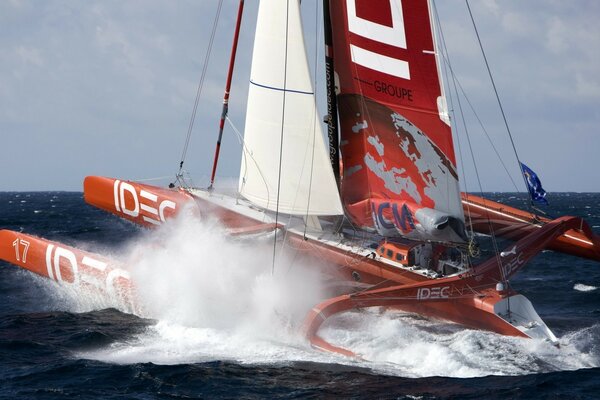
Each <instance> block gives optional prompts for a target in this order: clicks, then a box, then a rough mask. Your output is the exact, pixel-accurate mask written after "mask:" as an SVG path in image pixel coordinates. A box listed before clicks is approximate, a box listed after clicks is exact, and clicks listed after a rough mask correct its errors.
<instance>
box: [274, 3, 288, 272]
mask: <svg viewBox="0 0 600 400" xmlns="http://www.w3.org/2000/svg"><path fill="white" fill-rule="evenodd" d="M289 22H290V0H287V1H286V8H285V52H284V59H283V60H284V63H283V101H282V103H281V135H280V137H279V168H278V171H277V202H276V203H275V204H276V206H275V231H274V232H275V235H274V236H273V260H272V264H271V275H274V274H275V252H276V251H277V225H278V223H279V195H280V193H281V164H282V162H283V132H284V125H285V98H286V93H287V62H288V42H289Z"/></svg>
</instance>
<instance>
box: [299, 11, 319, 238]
mask: <svg viewBox="0 0 600 400" xmlns="http://www.w3.org/2000/svg"><path fill="white" fill-rule="evenodd" d="M315 30H316V31H317V32H316V34H315V60H314V71H313V75H314V90H313V93H314V95H313V96H314V97H313V98H314V99H316V97H317V89H318V86H317V67H318V62H319V36H320V29H319V6H318V3H315ZM315 101H316V100H315ZM318 118H319V115H318V112H317V107H316V104H315V107H314V112H313V124H312V125H313V143H312V154H311V159H310V179H309V183H308V201H307V203H306V219H305V221H304V232H303V236H304V240H307V239H306V230H307V229H308V211H309V209H310V198H311V195H312V182H313V170H314V166H315V146H316V142H317V141H316V139H315V135H316V134H317V129H316V127H317V124H318V123H319V121H316V120H318Z"/></svg>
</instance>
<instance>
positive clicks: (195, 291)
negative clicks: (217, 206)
mask: <svg viewBox="0 0 600 400" xmlns="http://www.w3.org/2000/svg"><path fill="white" fill-rule="evenodd" d="M272 248H273V235H272V234H268V235H263V236H253V237H252V238H244V237H231V236H228V235H227V234H226V231H225V229H224V228H223V227H221V226H220V225H219V224H218V223H216V222H214V221H200V220H198V219H195V218H179V219H177V220H175V221H172V222H170V223H168V224H166V225H165V226H163V227H162V228H160V229H159V230H157V231H154V232H151V233H149V234H148V235H146V236H144V237H143V238H142V239H141V240H138V241H137V242H136V243H134V244H132V245H131V247H130V254H131V255H130V257H129V260H128V261H126V264H127V265H129V271H130V274H131V278H132V281H133V283H134V285H135V287H136V292H137V296H138V301H139V303H140V305H141V308H142V309H143V314H144V316H146V317H150V318H155V319H158V320H161V321H168V322H170V323H175V324H180V325H184V326H188V327H202V328H214V329H223V330H243V331H244V332H245V333H246V334H248V335H250V334H253V335H260V336H263V335H267V336H274V337H277V336H278V335H279V334H281V333H282V332H283V331H286V330H288V328H291V329H292V330H294V331H297V330H298V329H297V328H298V326H299V324H300V323H301V322H302V319H303V318H304V316H305V315H306V313H307V312H308V310H310V308H311V307H312V306H314V305H315V304H317V303H318V302H319V301H321V300H322V299H323V298H324V297H325V295H326V294H325V292H324V291H323V289H322V288H323V285H322V279H321V275H320V273H319V272H317V271H315V270H311V269H309V268H306V266H305V265H303V263H302V259H297V258H295V257H294V254H288V253H287V252H286V251H284V250H282V249H279V245H278V249H279V250H278V253H277V257H276V264H275V268H274V273H272Z"/></svg>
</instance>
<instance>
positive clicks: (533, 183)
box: [521, 163, 548, 204]
mask: <svg viewBox="0 0 600 400" xmlns="http://www.w3.org/2000/svg"><path fill="white" fill-rule="evenodd" d="M521 170H522V171H523V176H525V180H526V181H527V189H528V190H529V194H530V195H531V199H532V200H533V201H537V202H538V203H544V204H548V200H546V191H545V190H544V188H543V187H542V182H540V178H538V176H537V175H536V173H535V172H533V171H532V170H531V169H530V168H529V167H528V166H527V165H525V164H523V163H521Z"/></svg>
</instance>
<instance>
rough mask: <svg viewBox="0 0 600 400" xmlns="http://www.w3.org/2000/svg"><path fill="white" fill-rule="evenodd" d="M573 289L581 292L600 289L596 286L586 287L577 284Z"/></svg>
mask: <svg viewBox="0 0 600 400" xmlns="http://www.w3.org/2000/svg"><path fill="white" fill-rule="evenodd" d="M573 289H575V290H577V291H579V292H591V291H593V290H596V289H598V288H597V287H596V286H590V285H584V284H583V283H576V284H575V286H573Z"/></svg>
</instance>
